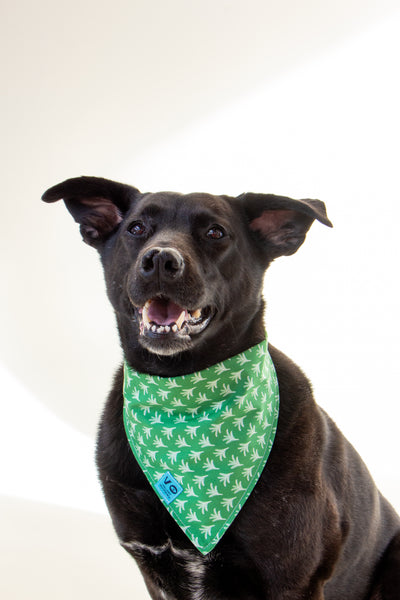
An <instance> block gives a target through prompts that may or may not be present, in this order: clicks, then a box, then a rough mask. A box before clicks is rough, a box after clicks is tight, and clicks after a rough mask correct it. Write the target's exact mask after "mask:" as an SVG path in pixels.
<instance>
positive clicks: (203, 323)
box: [138, 296, 212, 342]
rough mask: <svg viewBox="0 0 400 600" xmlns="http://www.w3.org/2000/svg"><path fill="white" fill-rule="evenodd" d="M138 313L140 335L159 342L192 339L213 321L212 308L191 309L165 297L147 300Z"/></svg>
mask: <svg viewBox="0 0 400 600" xmlns="http://www.w3.org/2000/svg"><path fill="white" fill-rule="evenodd" d="M138 312H139V317H140V335H141V336H145V337H147V338H149V337H150V338H153V339H155V340H159V341H161V340H163V339H167V338H168V339H169V340H170V341H171V342H173V340H174V339H175V340H178V339H184V338H188V337H190V338H191V337H192V336H194V335H198V334H200V333H201V332H203V331H204V330H205V329H206V327H207V326H208V325H209V323H210V321H211V319H212V310H211V308H210V307H205V308H196V309H189V308H185V307H183V306H180V305H179V304H176V303H175V302H173V301H172V300H171V299H169V298H167V297H164V296H157V297H155V298H151V299H149V300H147V302H146V303H145V305H144V306H143V307H142V308H139V310H138Z"/></svg>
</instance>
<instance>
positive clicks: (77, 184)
mask: <svg viewBox="0 0 400 600" xmlns="http://www.w3.org/2000/svg"><path fill="white" fill-rule="evenodd" d="M139 194H140V192H139V190H137V189H136V188H134V187H132V186H130V185H125V184H123V183H118V182H116V181H111V180H109V179H103V178H101V177H74V178H73V179H67V180H66V181H63V182H62V183H59V184H57V185H55V186H54V187H51V188H50V189H48V190H47V191H46V192H45V193H44V194H43V196H42V200H44V201H45V202H56V201H57V200H64V202H65V205H66V207H67V208H68V210H69V212H70V213H71V215H72V216H73V218H74V219H75V221H76V222H77V223H79V224H80V231H81V234H82V238H83V240H84V241H85V242H86V243H87V244H89V245H90V246H94V247H98V246H100V245H101V243H102V242H103V241H104V240H105V239H106V238H107V237H108V236H109V235H110V233H111V232H113V231H114V230H115V229H116V228H117V227H118V225H119V224H120V223H121V221H122V219H123V218H124V215H125V214H126V212H127V211H128V210H129V208H130V206H131V204H132V202H133V201H134V200H135V198H136V197H137V196H138V195H139Z"/></svg>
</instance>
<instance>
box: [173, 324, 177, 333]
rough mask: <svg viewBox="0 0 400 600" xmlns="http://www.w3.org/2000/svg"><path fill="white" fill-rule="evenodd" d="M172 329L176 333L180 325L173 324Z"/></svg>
mask: <svg viewBox="0 0 400 600" xmlns="http://www.w3.org/2000/svg"><path fill="white" fill-rule="evenodd" d="M172 331H173V332H174V333H176V332H177V331H178V325H177V324H176V323H175V325H172Z"/></svg>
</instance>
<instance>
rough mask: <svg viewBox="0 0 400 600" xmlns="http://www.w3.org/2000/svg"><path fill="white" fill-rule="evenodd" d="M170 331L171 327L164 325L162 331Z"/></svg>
mask: <svg viewBox="0 0 400 600" xmlns="http://www.w3.org/2000/svg"><path fill="white" fill-rule="evenodd" d="M170 331H171V327H170V326H169V325H166V326H165V327H164V332H165V333H169V332H170Z"/></svg>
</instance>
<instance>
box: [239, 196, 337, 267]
mask: <svg viewBox="0 0 400 600" xmlns="http://www.w3.org/2000/svg"><path fill="white" fill-rule="evenodd" d="M238 199H239V200H240V202H241V203H242V206H243V209H244V211H245V214H246V218H247V222H248V226H249V228H250V230H251V232H252V233H253V234H254V235H255V236H256V237H257V239H258V240H259V241H260V242H261V244H262V246H263V248H264V250H265V252H266V254H267V256H268V257H269V258H271V259H273V258H277V257H278V256H283V255H286V256H288V255H290V254H294V253H295V252H296V250H297V249H298V248H299V247H300V246H301V244H302V243H303V242H304V240H305V237H306V233H307V231H308V230H309V229H310V227H311V225H312V223H313V221H314V219H317V220H318V221H320V222H321V223H323V224H324V225H327V226H328V227H332V223H331V222H330V220H329V219H328V216H327V214H326V209H325V204H324V203H323V202H321V200H308V199H307V200H293V199H292V198H287V197H285V196H274V195H273V194H251V193H248V194H242V195H241V196H239V198H238Z"/></svg>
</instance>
